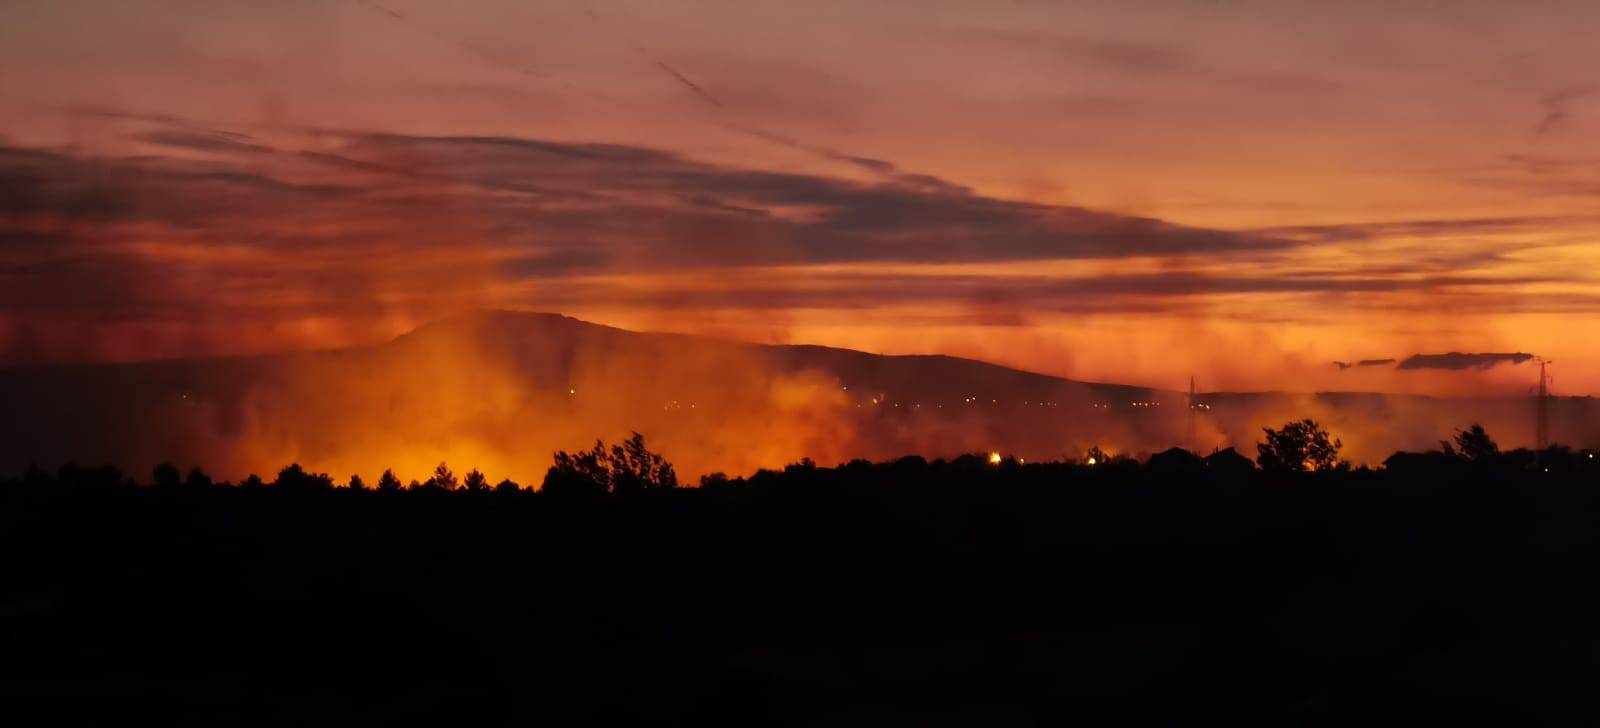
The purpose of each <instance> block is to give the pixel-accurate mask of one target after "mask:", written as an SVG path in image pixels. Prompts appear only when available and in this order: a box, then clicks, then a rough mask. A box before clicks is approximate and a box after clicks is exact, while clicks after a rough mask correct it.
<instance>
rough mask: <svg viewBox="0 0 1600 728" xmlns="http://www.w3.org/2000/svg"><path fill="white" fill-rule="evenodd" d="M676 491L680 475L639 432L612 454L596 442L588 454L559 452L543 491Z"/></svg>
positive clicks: (547, 476)
mask: <svg viewBox="0 0 1600 728" xmlns="http://www.w3.org/2000/svg"><path fill="white" fill-rule="evenodd" d="M676 487H678V475H677V473H676V472H675V471H674V470H673V469H672V463H669V462H667V460H666V458H663V457H661V456H660V455H658V454H656V453H653V452H651V451H650V450H649V449H648V448H646V447H645V445H644V435H641V434H639V433H637V432H635V433H633V436H632V437H630V438H628V439H627V440H625V441H623V442H622V444H620V445H613V446H611V448H610V449H609V450H607V449H606V445H605V443H604V442H601V441H599V440H596V441H595V443H594V448H593V449H591V450H588V451H587V452H579V453H577V454H571V453H567V452H565V451H562V452H557V453H556V455H555V464H553V465H551V466H550V470H549V471H548V472H546V473H545V477H544V485H542V486H541V488H540V489H541V490H543V491H544V492H547V493H584V492H590V493H605V492H611V493H631V492H636V491H641V490H652V489H656V488H676Z"/></svg>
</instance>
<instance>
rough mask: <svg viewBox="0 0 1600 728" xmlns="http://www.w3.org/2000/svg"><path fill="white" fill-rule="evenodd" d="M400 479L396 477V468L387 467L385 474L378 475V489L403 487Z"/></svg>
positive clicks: (392, 489)
mask: <svg viewBox="0 0 1600 728" xmlns="http://www.w3.org/2000/svg"><path fill="white" fill-rule="evenodd" d="M401 487H402V486H401V484H400V479H399V478H397V477H395V475H394V470H391V469H385V470H384V471H383V475H380V476H378V490H382V491H389V492H392V491H397V490H400V489H401Z"/></svg>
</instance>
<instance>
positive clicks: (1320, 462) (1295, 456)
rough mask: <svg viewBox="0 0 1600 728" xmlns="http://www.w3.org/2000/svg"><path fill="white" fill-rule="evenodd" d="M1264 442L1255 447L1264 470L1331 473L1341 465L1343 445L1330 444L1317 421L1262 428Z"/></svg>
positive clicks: (1325, 432)
mask: <svg viewBox="0 0 1600 728" xmlns="http://www.w3.org/2000/svg"><path fill="white" fill-rule="evenodd" d="M1262 432H1264V433H1266V436H1267V439H1266V441H1265V442H1260V443H1257V444H1256V453H1257V456H1256V462H1257V463H1258V464H1260V465H1261V469H1262V470H1266V471H1270V472H1280V473H1282V472H1291V473H1299V472H1305V471H1307V470H1331V469H1333V468H1334V467H1336V466H1338V465H1339V464H1340V462H1339V448H1341V447H1344V443H1343V442H1341V441H1339V440H1338V439H1333V440H1331V441H1330V440H1329V439H1328V432H1327V430H1324V429H1322V425H1319V424H1317V422H1316V420H1311V419H1304V420H1300V421H1298V422H1288V423H1285V424H1284V425H1283V427H1282V428H1281V429H1277V430H1274V429H1272V428H1270V427H1267V428H1262Z"/></svg>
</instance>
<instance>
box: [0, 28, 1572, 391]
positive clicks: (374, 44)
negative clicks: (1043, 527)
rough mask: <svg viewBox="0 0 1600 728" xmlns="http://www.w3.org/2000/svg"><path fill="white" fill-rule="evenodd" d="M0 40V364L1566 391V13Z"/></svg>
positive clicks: (28, 32) (182, 32) (60, 35)
mask: <svg viewBox="0 0 1600 728" xmlns="http://www.w3.org/2000/svg"><path fill="white" fill-rule="evenodd" d="M0 15H3V16H4V20H5V22H3V23H0V99H4V100H5V103H0V364H4V365H18V364H39V363H56V362H91V361H132V360H143V359H159V358H169V357H181V356H196V355H226V354H246V353H255V352H267V351H282V350H292V349H309V348H329V347H339V346H349V345H359V344H366V343H374V342H378V341H383V340H386V339H388V338H391V337H393V336H395V335H398V334H400V333H403V332H405V331H408V330H410V329H412V328H414V327H416V326H418V325H420V324H421V323H424V322H426V321H429V320H433V319H436V318H439V317H442V316H446V315H449V314H452V313H456V312H460V311H463V310H468V309H473V308H484V307H498V308H511V309H522V310H538V311H557V312H562V313H566V314H569V315H572V316H576V317H580V318H584V319H587V320H592V321H597V322H602V323H609V324H613V325H619V326H624V327H629V328H637V329H648V330H670V331H682V332H692V333H704V334H714V335H718V336H725V337H732V338H740V339H747V340H754V341H761V342H796V343H799V342H803V343H821V344H831V345H838V346H847V347H851V348H858V349H863V350H867V351H873V352H883V353H929V352H936V353H948V354H955V355H960V356H970V357H975V358H981V359H985V360H989V361H996V362H1000V363H1004V364H1008V365H1012V366H1017V367H1020V368H1025V369H1029V370H1034V371H1040V372H1045V373H1049V374H1056V375H1062V376H1068V377H1074V378H1078V379H1086V380H1094V381H1111V382H1125V383H1134V384H1141V385H1150V386H1162V387H1168V388H1172V389H1182V388H1184V387H1186V386H1187V382H1188V377H1189V376H1190V375H1194V376H1195V377H1197V379H1198V380H1199V382H1200V387H1201V388H1202V389H1205V390H1222V389H1233V390H1266V389H1280V390H1295V391H1310V390H1367V391H1399V392H1421V393H1437V394H1461V393H1483V392H1504V393H1515V392H1525V391H1526V390H1527V389H1528V387H1529V386H1531V385H1532V384H1533V383H1534V382H1535V381H1536V376H1537V375H1536V373H1535V370H1534V369H1533V367H1534V366H1535V365H1534V363H1533V362H1534V359H1533V358H1531V357H1527V356H1514V355H1517V354H1528V355H1532V356H1533V357H1542V358H1545V359H1548V360H1552V361H1553V362H1554V364H1553V369H1552V371H1553V372H1554V373H1555V389H1556V391H1557V392H1559V393H1562V394H1597V393H1600V335H1597V334H1600V325H1597V324H1596V323H1595V320H1596V319H1595V314H1596V313H1600V271H1597V267H1596V265H1595V263H1596V262H1597V261H1600V205H1597V204H1596V203H1597V202H1600V141H1597V140H1600V72H1596V70H1595V69H1600V45H1597V44H1595V43H1593V42H1592V39H1593V38H1595V37H1600V6H1597V5H1596V4H1594V3H1584V2H1571V3H1558V2H1546V3H1541V2H1528V3H1514V4H1513V3H1500V2H1492V3H1491V2H1448V3H1446V2H1383V3H1378V2H1366V3H1364V2H1354V3H1301V2H1261V3H1255V2H1220V1H1218V2H1149V3H1111V2H1059V3H1058V2H1048V3H1047V2H1031V1H1026V0H1019V1H1016V2H937V1H934V2H915V3H913V2H888V1H883V2H812V3H792V2H766V1H755V2H716V1H712V0H699V1H693V2H690V1H684V2H660V1H652V2H579V1H576V0H565V1H561V2H513V1H511V0H476V1H473V2H455V3H448V4H446V3H433V2H422V1H420V0H384V1H383V2H381V3H379V2H362V1H360V0H283V1H282V2H274V3H259V2H245V1H229V0H208V1H205V2H199V1H195V2H188V1H183V0H170V1H165V2H124V1H105V0H78V1H75V2H70V3H64V2H55V1H35V0H5V2H3V3H0ZM1452 352H1458V353H1461V354H1488V355H1499V356H1487V357H1452V356H1449V354H1450V353H1452ZM1419 354H1420V355H1424V356H1423V358H1420V359H1412V357H1413V356H1414V355H1419ZM1383 360H1393V361H1383ZM1335 362H1345V363H1347V364H1349V366H1339V365H1336V364H1335ZM1362 362H1366V364H1365V365H1362Z"/></svg>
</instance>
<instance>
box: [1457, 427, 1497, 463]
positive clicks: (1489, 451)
mask: <svg viewBox="0 0 1600 728" xmlns="http://www.w3.org/2000/svg"><path fill="white" fill-rule="evenodd" d="M1456 448H1457V449H1458V450H1460V452H1461V456H1462V457H1464V458H1466V459H1468V460H1471V461H1473V462H1481V461H1484V460H1488V459H1489V458H1492V457H1494V456H1496V455H1499V454H1500V446H1499V445H1497V444H1495V441H1494V439H1493V438H1491V437H1489V433H1488V432H1487V431H1485V430H1484V429H1483V425H1480V424H1478V423H1476V422H1474V423H1473V424H1472V426H1471V427H1469V428H1467V429H1465V430H1462V431H1460V432H1457V433H1456Z"/></svg>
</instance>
